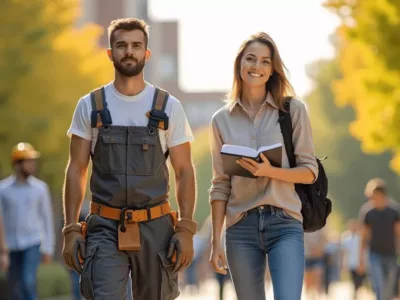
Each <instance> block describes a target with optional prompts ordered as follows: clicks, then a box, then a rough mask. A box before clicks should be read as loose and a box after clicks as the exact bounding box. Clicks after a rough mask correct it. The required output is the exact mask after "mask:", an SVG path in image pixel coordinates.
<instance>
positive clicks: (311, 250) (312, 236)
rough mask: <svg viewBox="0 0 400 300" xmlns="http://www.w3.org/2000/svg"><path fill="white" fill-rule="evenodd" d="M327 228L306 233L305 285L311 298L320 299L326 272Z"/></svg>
mask: <svg viewBox="0 0 400 300" xmlns="http://www.w3.org/2000/svg"><path fill="white" fill-rule="evenodd" d="M325 245H326V235H325V230H324V229H322V230H318V231H315V232H306V233H304V256H305V272H304V287H305V292H306V294H307V295H308V296H309V297H311V298H310V299H319V298H318V297H319V295H321V293H322V280H323V274H324V250H325Z"/></svg>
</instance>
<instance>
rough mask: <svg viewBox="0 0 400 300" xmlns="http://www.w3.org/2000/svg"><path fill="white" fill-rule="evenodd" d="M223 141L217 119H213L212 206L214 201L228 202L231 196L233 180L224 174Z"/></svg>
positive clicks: (211, 128) (211, 143)
mask: <svg viewBox="0 0 400 300" xmlns="http://www.w3.org/2000/svg"><path fill="white" fill-rule="evenodd" d="M222 145H223V141H222V139H221V134H220V131H219V130H218V127H217V124H216V121H215V118H213V119H212V121H211V125H210V148H211V157H212V173H213V179H212V181H211V188H210V190H209V192H210V198H209V201H210V204H211V203H212V202H213V201H214V200H223V201H228V200H229V196H230V194H231V178H230V176H229V175H226V174H225V173H224V169H223V166H222V157H221V148H222Z"/></svg>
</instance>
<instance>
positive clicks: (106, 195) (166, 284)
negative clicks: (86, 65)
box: [81, 88, 179, 300]
mask: <svg viewBox="0 0 400 300" xmlns="http://www.w3.org/2000/svg"><path fill="white" fill-rule="evenodd" d="M91 100H92V120H91V121H92V127H96V128H98V130H99V133H98V138H97V142H96V145H95V148H94V153H93V155H92V166H93V170H92V176H91V179H90V189H91V193H92V203H91V214H90V215H89V216H88V217H87V234H86V258H85V261H84V264H83V271H82V274H81V291H82V294H83V295H84V297H85V298H87V299H95V300H101V299H107V300H111V299H112V300H116V299H118V300H119V299H126V295H127V293H126V292H127V289H126V286H127V280H128V279H129V272H131V277H132V294H133V298H134V299H135V300H145V299H146V300H153V299H154V300H158V299H161V300H164V299H165V300H167V299H175V298H176V297H178V295H179V291H178V282H177V280H178V275H177V273H174V272H172V266H173V263H172V261H171V260H169V259H167V257H166V254H167V250H168V246H169V242H170V239H171V237H172V235H173V234H174V221H173V218H172V215H171V213H170V207H169V202H168V191H169V175H168V167H167V165H166V158H167V156H168V152H167V153H163V150H162V147H161V143H160V139H159V134H158V131H159V128H163V129H167V128H168V117H167V116H166V114H165V112H164V110H165V106H166V103H167V100H168V93H167V92H165V91H162V90H160V89H158V88H157V89H156V91H155V94H154V99H153V105H152V110H151V112H150V113H149V114H148V116H149V124H148V126H147V127H144V126H113V125H112V119H111V114H110V111H109V110H108V108H107V102H106V99H105V93H104V88H101V89H98V90H95V91H93V92H92V93H91ZM133 221H134V222H133ZM124 222H125V223H124ZM128 223H131V224H134V225H136V226H138V228H139V231H138V232H139V233H138V240H139V239H140V249H139V248H138V249H137V250H126V251H124V250H120V248H121V247H119V241H118V239H119V234H121V232H122V231H123V230H122V227H123V228H124V229H125V225H127V226H129V224H128ZM120 226H122V227H120ZM129 238H130V237H129V236H128V239H129ZM120 242H121V238H120Z"/></svg>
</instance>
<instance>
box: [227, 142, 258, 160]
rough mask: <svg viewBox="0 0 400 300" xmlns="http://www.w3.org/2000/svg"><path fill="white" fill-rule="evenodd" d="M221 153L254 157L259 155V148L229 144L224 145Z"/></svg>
mask: <svg viewBox="0 0 400 300" xmlns="http://www.w3.org/2000/svg"><path fill="white" fill-rule="evenodd" d="M221 153H226V154H231V155H236V156H246V157H254V158H255V157H257V156H258V152H257V150H254V149H251V148H249V147H244V146H236V145H227V144H226V145H223V146H222V149H221Z"/></svg>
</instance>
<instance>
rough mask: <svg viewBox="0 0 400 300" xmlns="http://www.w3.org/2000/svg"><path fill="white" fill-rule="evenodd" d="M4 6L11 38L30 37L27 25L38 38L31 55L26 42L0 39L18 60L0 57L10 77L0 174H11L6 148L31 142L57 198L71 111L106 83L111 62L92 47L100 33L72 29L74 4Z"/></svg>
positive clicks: (0, 125)
mask: <svg viewBox="0 0 400 300" xmlns="http://www.w3.org/2000/svg"><path fill="white" fill-rule="evenodd" d="M8 2H9V3H11V4H10V5H11V7H12V11H13V14H12V15H13V18H11V19H12V20H8V19H7V22H9V23H7V24H6V27H9V28H12V27H15V28H17V29H16V30H15V31H14V32H15V34H16V35H21V36H25V37H27V36H28V37H29V36H30V34H29V32H30V31H31V30H32V27H31V26H36V28H38V29H37V31H38V32H40V34H37V35H35V34H34V35H32V36H30V38H31V39H32V42H31V43H32V44H33V45H34V48H33V51H32V52H33V53H31V48H30V43H29V38H25V39H24V38H16V39H13V38H11V37H10V39H9V40H8V41H5V40H2V43H4V44H3V45H2V46H1V47H0V49H1V51H5V52H9V53H10V55H11V56H12V55H14V56H15V58H16V59H19V58H21V62H20V63H18V65H19V67H18V68H19V69H18V70H14V69H13V60H12V59H8V60H5V57H2V58H0V59H1V60H2V62H1V66H2V68H3V67H4V72H6V74H10V78H12V80H10V81H8V80H7V78H8V77H7V76H6V77H2V78H1V80H0V95H2V96H3V99H4V100H3V101H1V102H0V112H1V113H0V142H1V144H2V147H1V148H0V155H1V156H0V157H1V158H2V159H1V161H2V165H3V170H2V175H6V174H8V173H9V172H10V170H11V166H10V163H9V162H10V160H9V156H10V150H11V147H12V146H13V145H15V144H16V143H18V142H19V141H26V142H30V143H32V144H33V145H34V146H35V147H36V148H37V149H38V150H39V151H40V152H41V153H42V158H41V163H40V172H39V175H40V177H41V178H43V179H44V180H45V181H46V182H48V183H49V185H50V188H51V190H52V191H53V192H54V193H56V194H57V195H59V194H60V192H61V186H62V181H63V178H64V169H65V165H66V162H67V158H68V143H69V140H68V138H67V136H66V131H67V129H68V127H69V124H70V122H71V118H72V114H73V110H74V108H75V106H76V104H77V101H78V100H79V98H80V97H82V96H83V95H84V94H87V93H88V92H89V91H90V90H91V89H93V88H95V87H97V86H100V85H102V84H104V83H106V82H107V81H109V80H111V78H112V74H113V72H112V64H111V63H110V62H109V61H108V58H107V55H106V53H105V51H104V50H103V49H100V48H99V47H98V46H97V44H98V43H97V41H98V39H99V37H100V34H101V33H102V29H101V28H100V27H99V26H97V25H86V26H84V27H82V28H80V29H77V28H74V27H73V24H74V21H75V17H76V15H77V14H76V7H77V6H76V1H72V0H71V1H66V0H65V1H61V0H56V1H44V0H31V1H28V2H29V3H28V2H26V1H8ZM28 8H30V9H31V11H32V12H31V14H29V13H28V12H29V11H30V10H28ZM7 13H9V12H7ZM7 13H6V12H2V13H1V14H7ZM27 15H34V16H35V18H34V20H28V19H30V18H27ZM7 18H8V17H7ZM14 19H17V20H19V22H20V23H23V22H25V20H27V24H24V25H21V26H18V24H19V22H16V23H15V22H14V21H13V20H14ZM13 22H14V23H13ZM13 24H14V25H13Z"/></svg>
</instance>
